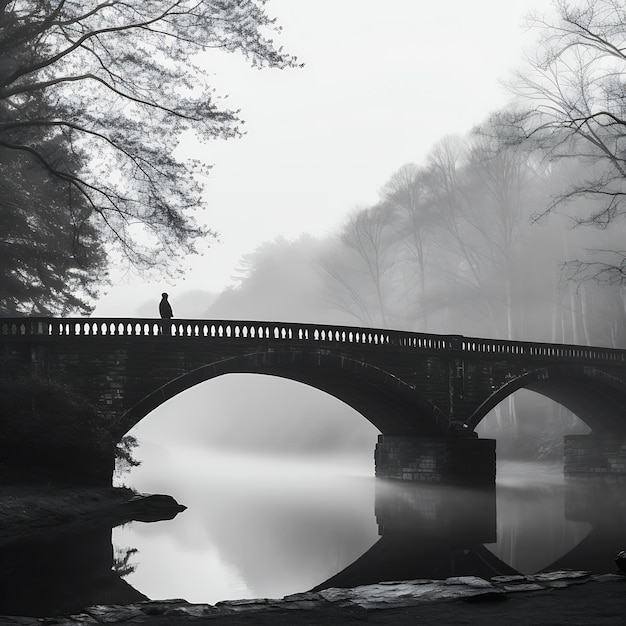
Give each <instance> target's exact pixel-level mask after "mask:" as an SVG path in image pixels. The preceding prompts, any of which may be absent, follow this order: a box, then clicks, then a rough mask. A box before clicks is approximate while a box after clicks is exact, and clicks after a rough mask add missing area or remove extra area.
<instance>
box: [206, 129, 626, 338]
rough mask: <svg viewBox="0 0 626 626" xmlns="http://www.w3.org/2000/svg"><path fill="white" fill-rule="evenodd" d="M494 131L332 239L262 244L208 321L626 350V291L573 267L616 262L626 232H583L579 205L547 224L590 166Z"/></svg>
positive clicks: (458, 141) (426, 168) (443, 147)
mask: <svg viewBox="0 0 626 626" xmlns="http://www.w3.org/2000/svg"><path fill="white" fill-rule="evenodd" d="M497 130H498V126H497V125H496V123H495V122H493V121H491V122H488V123H487V124H486V125H483V126H481V127H479V128H477V129H476V130H475V131H474V132H472V133H471V134H469V135H467V136H465V137H450V138H446V139H443V140H442V141H441V142H440V143H439V144H437V145H436V146H435V147H434V148H433V149H432V150H431V152H430V154H429V157H428V159H427V160H426V162H425V163H424V164H422V165H418V164H406V165H403V166H402V167H401V168H399V169H398V171H397V172H395V173H394V174H393V175H392V176H391V177H390V178H389V180H388V181H387V182H386V183H384V184H383V185H382V186H381V191H380V201H379V202H378V203H376V204H374V205H373V206H369V207H364V208H361V209H358V210H355V211H354V212H353V213H352V214H351V216H350V217H349V218H348V219H347V220H346V221H345V223H344V224H343V226H342V227H341V228H340V230H339V232H337V233H336V234H335V235H333V236H329V237H327V238H324V239H314V238H312V237H308V236H302V237H301V238H300V239H298V240H295V241H286V240H284V239H278V240H276V241H274V242H267V243H265V244H263V245H262V246H260V247H259V248H258V249H257V250H256V251H255V252H253V253H251V254H249V255H247V256H246V257H244V259H243V260H242V265H241V269H240V275H239V285H238V286H236V287H234V288H231V289H228V290H226V291H225V292H223V293H222V294H220V295H219V296H218V297H217V299H216V300H215V301H214V302H213V304H212V305H211V307H210V308H209V310H207V312H206V313H207V315H208V316H210V317H222V318H233V317H234V318H237V317H239V318H242V317H243V318H251V319H281V320H288V321H302V322H318V323H324V322H326V323H348V324H354V325H365V326H374V327H385V328H399V329H407V330H414V331H417V332H433V333H455V334H456V333H458V334H466V335H475V336H487V337H498V338H504V339H519V340H528V341H549V342H565V343H580V344H593V345H604V346H612V347H621V346H624V345H626V324H625V322H626V319H625V313H624V303H625V297H626V292H625V290H624V287H623V286H621V285H619V284H601V283H599V282H598V281H592V280H576V277H575V276H573V274H575V273H576V271H577V270H578V268H579V266H578V265H576V264H575V263H571V262H572V261H576V260H577V259H581V258H587V259H589V258H591V259H593V258H600V257H601V253H600V252H594V250H595V251H597V250H609V249H616V248H617V249H619V247H620V240H621V239H622V238H623V237H624V235H625V234H626V231H625V229H624V226H623V225H621V224H617V225H613V226H612V228H611V229H604V230H602V229H594V228H588V227H579V228H576V227H575V215H576V211H577V209H578V207H577V204H582V201H581V200H573V201H572V202H571V203H569V204H568V207H567V214H560V213H553V214H550V215H546V216H544V217H542V214H543V212H544V211H545V210H546V208H547V207H548V205H549V203H550V202H551V201H552V199H553V198H554V196H555V194H556V193H558V192H559V190H561V189H562V188H564V187H565V186H566V185H568V184H570V183H571V181H572V180H576V178H577V177H580V176H582V172H583V171H584V169H585V168H586V167H587V166H586V164H585V163H584V162H583V160H582V159H580V160H575V159H574V160H570V161H567V162H561V163H551V162H548V161H546V160H545V159H543V158H542V155H541V154H539V153H538V151H537V150H529V149H527V147H526V146H520V145H509V144H508V143H507V138H505V137H498V135H497ZM587 204H588V203H587ZM583 208H584V209H585V210H587V208H588V206H585V207H583ZM568 262H570V263H568Z"/></svg>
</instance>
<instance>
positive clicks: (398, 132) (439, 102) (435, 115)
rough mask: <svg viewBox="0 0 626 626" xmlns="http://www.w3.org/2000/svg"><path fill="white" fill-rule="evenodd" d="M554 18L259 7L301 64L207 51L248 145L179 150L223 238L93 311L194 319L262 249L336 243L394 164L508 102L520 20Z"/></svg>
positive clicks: (124, 287) (367, 0)
mask: <svg viewBox="0 0 626 626" xmlns="http://www.w3.org/2000/svg"><path fill="white" fill-rule="evenodd" d="M550 10H551V1H550V0H507V2H502V0H474V1H473V2H471V3H469V2H467V1H466V0H446V1H445V2H428V3H427V2H424V1H417V0H389V1H388V2H385V3H382V2H380V1H376V2H374V1H373V0H269V2H268V3H267V12H268V14H269V15H271V16H274V17H276V18H277V20H278V23H279V24H280V25H281V26H282V28H283V31H282V33H281V34H280V35H279V36H277V37H276V38H275V40H276V42H277V43H278V44H279V45H282V46H284V48H285V50H286V51H288V52H289V53H291V54H294V55H296V56H297V57H298V59H299V60H300V61H301V62H303V63H304V64H305V66H304V67H303V68H300V69H291V68H290V69H286V70H282V71H281V70H272V69H264V70H257V69H252V68H250V67H248V65H247V64H246V63H245V61H244V60H243V59H242V58H241V57H240V56H238V55H228V54H225V53H221V52H219V53H217V52H212V53H211V54H210V55H208V56H207V58H206V66H207V68H208V69H209V70H210V71H211V73H213V74H214V77H213V78H214V80H213V84H214V86H215V87H216V89H217V92H218V94H221V95H228V98H227V100H226V103H227V105H228V106H229V107H230V108H233V109H241V117H242V118H243V119H244V120H245V121H246V124H245V127H244V128H245V130H246V135H245V136H244V137H243V138H241V139H238V140H228V141H223V140H218V141H214V142H212V143H211V144H209V145H206V144H204V145H202V146H200V145H197V144H195V143H194V142H193V141H188V142H186V143H185V144H184V145H183V146H182V147H181V149H182V150H184V151H185V152H186V153H188V154H189V156H191V157H195V158H200V159H202V160H203V161H204V162H206V163H209V164H212V165H213V167H212V170H211V173H210V176H209V178H208V180H206V181H205V182H206V199H207V204H208V209H207V210H206V211H205V212H203V213H202V215H201V220H202V221H203V222H205V223H206V224H207V225H208V226H209V227H211V228H212V229H214V230H216V231H218V232H219V241H218V242H214V243H213V244H212V245H211V247H210V249H209V250H208V251H206V252H205V253H204V254H203V255H202V256H197V257H191V258H190V259H188V260H187V261H186V264H185V271H184V278H183V279H179V280H177V281H176V282H174V283H171V282H169V281H168V280H165V279H162V280H154V279H145V278H144V277H142V276H140V275H137V274H136V273H121V272H116V273H114V275H113V285H112V286H111V287H110V288H108V289H107V290H106V294H103V295H102V296H101V297H100V299H99V300H98V301H97V303H96V308H95V311H94V313H93V315H94V316H97V317H108V316H115V317H132V316H135V315H137V311H138V310H139V309H141V310H145V309H146V302H149V301H154V303H155V304H154V310H155V316H156V315H157V305H158V300H159V299H160V293H161V292H162V291H167V292H168V293H169V294H170V301H171V302H172V303H173V306H174V313H175V316H176V317H178V318H185V317H195V316H197V311H198V310H199V308H200V309H201V308H202V307H201V306H200V307H198V303H196V305H195V306H192V305H190V304H189V303H191V302H192V301H193V298H186V299H181V300H180V302H181V303H182V302H184V303H185V304H183V305H182V309H181V308H178V309H177V308H176V299H177V297H179V296H181V295H182V294H184V293H185V292H189V291H192V290H201V291H210V292H214V293H217V292H219V291H221V290H222V289H224V288H226V287H227V286H228V285H231V284H233V280H234V276H235V275H236V271H237V268H238V265H239V259H240V258H241V256H242V255H244V254H246V253H248V252H252V251H253V250H254V249H255V248H256V247H257V246H258V245H260V244H261V243H263V242H264V241H271V240H273V239H275V238H276V237H279V236H282V237H285V238H287V239H295V238H297V237H298V236H299V235H300V234H302V233H305V232H306V233H310V234H312V235H314V236H319V237H324V236H329V235H332V234H333V233H334V232H336V230H337V229H338V227H339V226H340V225H341V223H342V222H343V221H344V220H345V219H346V218H347V216H348V215H349V214H350V213H351V212H353V211H355V210H356V209H358V208H361V207H364V206H368V205H371V204H374V203H375V202H376V201H377V199H378V193H379V190H380V189H381V187H382V186H383V185H384V184H385V182H386V181H387V180H388V178H389V177H390V176H391V175H392V174H393V173H394V172H395V171H396V170H398V169H399V168H400V167H401V166H402V165H403V164H405V163H408V162H416V163H420V162H423V161H424V159H425V157H426V155H427V154H428V152H429V151H430V149H431V148H432V147H433V145H434V144H436V142H437V141H438V140H440V139H442V138H443V137H445V136H447V135H451V134H463V133H466V132H468V131H469V130H471V128H472V127H473V126H475V125H476V124H478V123H480V122H481V121H482V120H484V119H485V117H486V116H487V115H488V114H489V113H490V112H492V111H495V110H497V109H498V108H501V107H502V106H504V105H505V104H506V103H507V101H509V100H510V98H511V95H510V93H509V92H508V91H507V90H506V87H505V86H504V85H503V81H506V79H507V78H509V77H510V75H511V72H512V71H514V70H515V69H518V68H520V67H521V66H522V65H523V62H524V55H525V51H527V50H530V49H532V42H533V41H534V40H535V38H536V32H535V31H532V30H529V29H528V27H527V25H526V23H525V17H526V16H528V15H529V13H531V12H533V11H535V12H540V13H545V12H549V11H550ZM207 305H208V302H207ZM205 308H206V307H205Z"/></svg>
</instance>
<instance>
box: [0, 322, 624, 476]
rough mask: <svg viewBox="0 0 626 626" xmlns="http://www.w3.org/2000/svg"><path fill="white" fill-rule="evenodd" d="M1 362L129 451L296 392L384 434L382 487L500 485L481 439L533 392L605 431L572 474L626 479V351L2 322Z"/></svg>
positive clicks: (276, 327) (595, 435)
mask: <svg viewBox="0 0 626 626" xmlns="http://www.w3.org/2000/svg"><path fill="white" fill-rule="evenodd" d="M0 354H1V355H2V362H1V363H0V372H2V373H3V375H4V376H9V375H11V372H12V371H13V370H14V368H15V364H16V363H21V364H22V365H23V366H25V367H27V368H28V370H29V371H30V373H31V374H36V375H37V376H39V377H41V378H44V379H47V380H53V381H60V382H63V383H64V384H67V385H69V386H70V387H71V388H72V389H73V390H74V391H75V392H76V393H77V394H79V395H80V396H82V397H84V398H88V399H89V401H90V402H92V403H93V404H94V405H95V406H96V410H97V412H98V415H99V417H100V418H101V420H102V424H103V425H104V426H105V427H106V428H107V430H108V431H109V432H110V433H111V434H112V435H113V437H114V438H116V439H117V440H119V439H120V438H121V437H122V436H123V435H124V434H125V433H127V432H128V431H129V430H130V429H131V428H132V427H133V426H134V425H135V424H137V423H138V422H139V421H140V420H141V419H142V418H144V417H145V416H146V415H148V413H150V411H152V410H153V409H154V408H156V407H157V406H159V405H160V404H162V403H163V402H165V401H167V400H168V399H170V398H172V397H174V396H175V395H177V394H179V393H181V392H182V391H185V390H186V389H189V388H190V387H192V386H194V385H197V384H199V383H201V382H204V381H206V380H210V379H212V378H215V377H217V376H222V375H225V374H232V373H254V374H265V375H270V376H278V377H282V378H287V379H291V380H295V381H298V382H300V383H304V384H306V385H310V386H312V387H315V388H317V389H320V390H321V391H323V392H326V393H328V394H330V395H332V396H334V397H336V398H338V399H339V400H341V401H343V402H345V403H346V404H348V405H350V406H351V407H353V408H354V409H355V410H356V411H358V412H359V413H360V414H361V415H363V417H364V418H365V419H367V420H369V421H370V422H371V423H372V424H373V425H374V426H376V427H377V428H378V429H379V430H380V431H381V433H382V434H381V437H380V438H379V443H378V446H377V452H376V457H377V475H379V476H383V477H392V478H404V479H409V480H442V479H445V478H446V477H447V476H453V477H457V478H463V477H468V476H469V475H474V476H478V475H480V476H483V477H484V476H492V475H493V472H494V466H495V463H494V458H495V457H494V454H495V452H494V450H495V444H494V442H492V441H491V440H479V439H477V438H476V434H475V432H474V429H475V427H476V426H477V425H478V424H479V423H480V421H481V420H482V419H483V417H485V415H486V414H487V413H488V412H489V411H490V410H491V409H493V408H494V407H495V406H497V405H498V404H499V403H500V402H502V400H504V399H505V398H506V397H507V396H509V395H510V394H512V393H513V392H515V391H517V390H518V389H522V388H524V389H530V390H532V391H535V392H537V393H540V394H542V395H544V396H547V397H548V398H551V399H552V400H554V401H555V402H558V403H560V404H561V405H563V406H565V407H566V408H568V409H570V410H571V411H572V412H573V413H575V414H576V415H577V416H578V417H579V418H580V419H581V420H583V421H584V422H586V423H587V424H588V425H589V426H590V427H591V429H592V433H591V435H590V436H586V437H584V438H570V439H568V440H566V444H567V445H566V473H569V474H570V475H572V476H574V475H579V476H581V477H590V476H596V475H597V474H602V475H605V474H606V475H610V476H611V477H613V478H616V479H620V480H621V477H622V475H623V476H624V477H626V351H623V350H615V349H609V348H597V347H588V346H575V345H562V344H545V343H533V342H521V341H505V340H497V339H478V338H470V337H463V336H459V335H433V334H423V333H412V332H404V331H395V330H382V329H373V328H359V327H347V326H325V325H315V324H297V323H283V322H260V321H233V320H230V321H229V320H171V321H165V320H154V319H122V318H116V319H95V318H72V319H68V318H66V319H56V318H2V319H0ZM568 455H569V457H568ZM599 457H602V458H603V459H604V460H603V461H602V462H599V461H598V458H599ZM592 458H593V459H594V460H593V461H589V459H592ZM590 463H592V465H593V466H590ZM444 466H445V468H447V469H445V468H444ZM468 468H469V474H468Z"/></svg>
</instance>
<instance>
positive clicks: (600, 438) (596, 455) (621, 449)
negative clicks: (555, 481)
mask: <svg viewBox="0 0 626 626" xmlns="http://www.w3.org/2000/svg"><path fill="white" fill-rule="evenodd" d="M563 460H564V468H563V473H564V474H565V478H566V479H569V480H574V481H580V482H602V483H626V437H624V436H623V435H614V434H611V433H591V434H589V435H566V437H565V445H564V452H563Z"/></svg>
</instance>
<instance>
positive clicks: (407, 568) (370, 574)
mask: <svg viewBox="0 0 626 626" xmlns="http://www.w3.org/2000/svg"><path fill="white" fill-rule="evenodd" d="M378 485H382V489H379V488H378V487H377V491H376V518H377V520H378V523H379V533H380V534H381V538H380V539H379V540H378V542H377V543H375V544H374V545H373V546H372V547H371V548H370V549H369V550H368V551H367V552H365V554H363V555H362V556H361V557H360V558H358V559H357V560H356V561H354V562H353V563H352V564H350V565H349V566H348V567H346V568H345V569H344V570H342V571H341V572H339V573H337V574H335V575H334V576H332V577H331V578H329V579H328V580H326V581H324V582H322V583H320V584H319V585H317V586H316V587H314V589H313V590H312V591H320V590H322V589H328V588H330V587H343V588H349V587H355V586H358V585H367V584H375V583H379V582H383V581H393V580H414V579H443V578H448V577H451V576H480V577H482V578H492V577H494V576H501V575H507V576H508V575H514V574H517V573H518V572H517V571H516V570H515V569H514V568H513V567H511V566H510V565H509V564H507V563H505V562H504V561H502V560H500V559H499V558H498V557H497V556H496V555H495V554H493V552H491V551H490V550H489V549H488V548H486V547H485V545H483V544H485V543H493V542H494V541H495V533H496V508H495V504H496V503H495V489H493V490H483V491H479V492H476V491H470V490H463V489H456V488H450V487H445V486H439V487H432V488H430V487H426V486H423V485H422V486H420V485H407V484H399V483H390V484H388V486H387V487H385V483H384V481H380V482H378ZM565 514H566V515H565V517H566V519H570V520H574V519H575V520H577V521H585V522H588V523H590V524H592V530H591V532H590V533H589V534H588V535H586V536H585V537H584V538H583V539H582V540H581V541H580V542H579V543H578V544H577V545H576V546H575V547H574V548H572V549H571V550H569V551H568V552H567V553H566V554H563V555H561V556H560V557H558V558H557V559H556V560H555V561H554V562H553V563H551V564H549V565H547V566H546V567H544V568H543V569H542V570H541V571H546V572H549V571H555V570H560V569H574V570H575V569H585V570H590V571H592V572H595V573H599V574H603V573H606V572H608V571H612V570H614V569H615V566H614V558H615V556H616V555H617V553H618V552H619V551H620V550H621V549H623V548H624V547H625V544H624V543H623V540H624V532H623V527H624V520H625V519H626V504H625V503H623V502H622V499H621V494H620V490H619V489H618V488H612V486H604V488H602V489H598V485H570V486H567V488H566V491H565ZM533 573H536V572H533Z"/></svg>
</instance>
